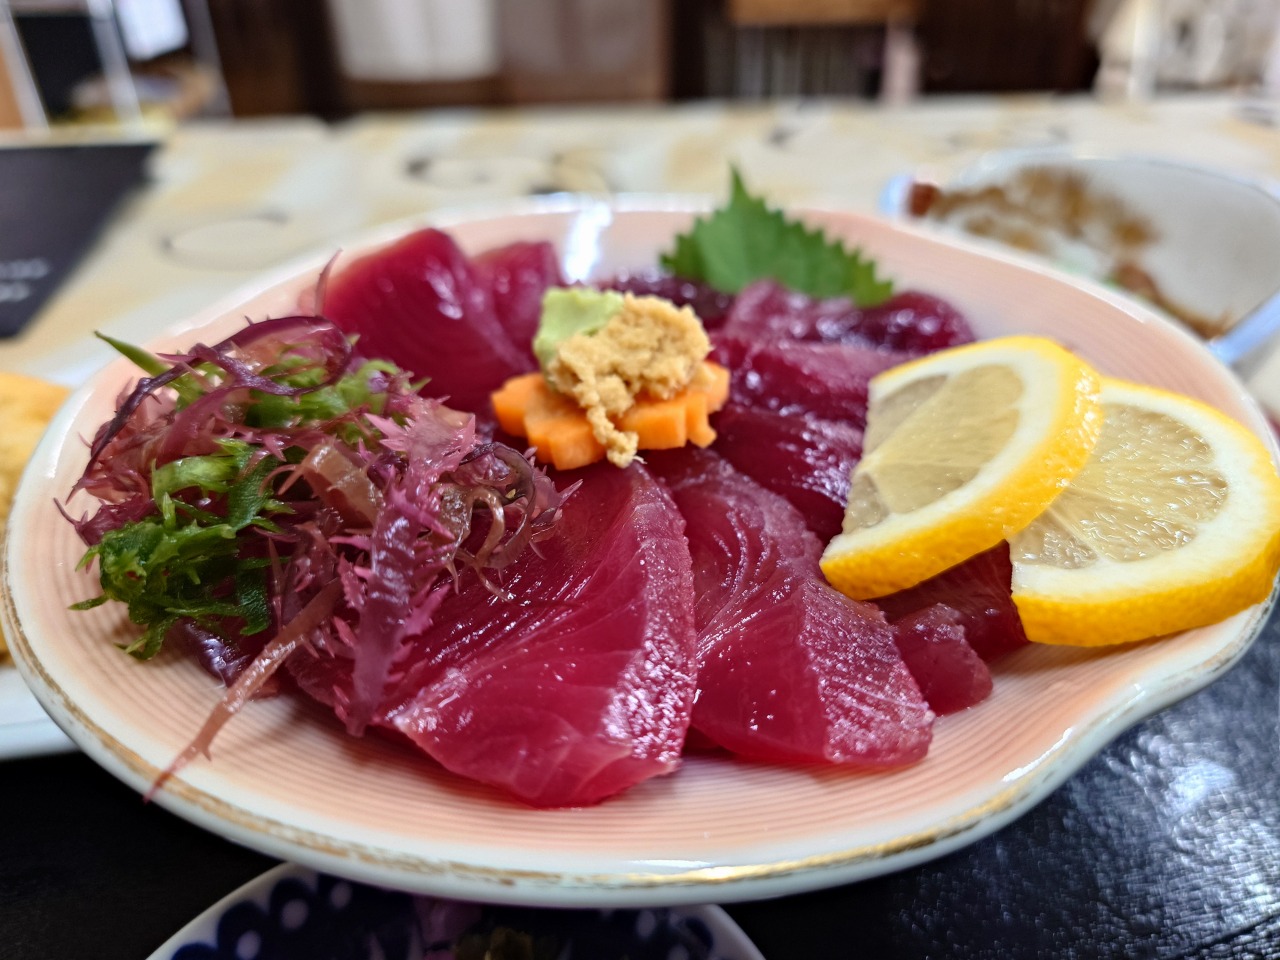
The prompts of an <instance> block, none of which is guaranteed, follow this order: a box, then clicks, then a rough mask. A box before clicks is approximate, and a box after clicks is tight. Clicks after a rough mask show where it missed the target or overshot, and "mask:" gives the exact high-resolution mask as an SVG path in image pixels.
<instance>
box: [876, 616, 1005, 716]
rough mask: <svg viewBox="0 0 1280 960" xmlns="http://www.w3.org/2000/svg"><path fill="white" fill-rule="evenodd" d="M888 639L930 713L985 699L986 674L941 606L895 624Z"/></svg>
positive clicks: (951, 710) (955, 622) (958, 618)
mask: <svg viewBox="0 0 1280 960" xmlns="http://www.w3.org/2000/svg"><path fill="white" fill-rule="evenodd" d="M893 639H894V642H895V643H896V644H897V645H898V652H899V653H901V654H902V659H903V660H905V661H906V664H907V668H908V669H909V670H910V671H911V676H912V677H914V678H915V681H916V683H917V684H919V686H920V692H921V693H923V694H924V698H925V700H927V701H928V702H929V706H930V707H931V708H932V709H933V711H934V712H935V713H939V714H946V713H955V712H956V711H958V710H963V709H965V708H966V707H971V706H973V705H974V704H975V703H981V702H982V701H983V700H985V699H986V698H987V697H989V696H990V695H991V671H990V670H988V669H987V665H986V664H985V663H983V662H982V658H981V657H979V656H978V654H977V653H976V652H975V651H974V649H973V647H971V646H969V644H968V643H967V642H966V641H965V632H964V627H963V626H962V625H961V616H960V614H959V613H958V612H957V611H955V610H953V609H952V608H951V607H948V606H947V605H946V604H942V603H935V604H934V605H933V606H930V607H925V608H924V609H923V610H917V611H916V612H915V613H912V614H910V615H909V616H907V617H904V618H903V619H901V620H899V621H898V622H897V623H895V624H894V625H893Z"/></svg>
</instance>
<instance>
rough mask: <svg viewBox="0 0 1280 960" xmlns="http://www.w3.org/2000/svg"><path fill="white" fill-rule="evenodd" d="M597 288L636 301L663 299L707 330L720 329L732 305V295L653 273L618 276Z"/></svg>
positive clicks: (642, 272)
mask: <svg viewBox="0 0 1280 960" xmlns="http://www.w3.org/2000/svg"><path fill="white" fill-rule="evenodd" d="M600 287H601V288H602V289H605V290H617V291H618V292H619V293H633V294H635V295H636V296H637V297H662V298H663V299H664V300H670V301H671V302H672V303H674V304H675V305H676V306H677V307H691V308H693V312H694V313H696V314H697V315H698V319H699V320H701V321H702V325H703V326H704V327H705V328H706V329H707V330H715V329H717V328H719V327H720V326H722V325H723V324H724V321H725V317H726V315H727V314H728V313H729V308H730V307H731V306H732V305H733V294H731V293H721V292H720V291H719V290H716V289H715V288H713V287H710V286H708V285H707V284H705V283H702V282H701V281H698V280H685V279H683V278H681V277H673V276H672V275H671V274H669V273H663V272H662V271H660V270H656V269H653V270H637V271H634V272H627V273H620V274H617V275H616V276H614V277H612V278H611V279H609V280H606V281H604V282H603V283H601V284H600Z"/></svg>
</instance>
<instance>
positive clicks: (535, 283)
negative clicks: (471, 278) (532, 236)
mask: <svg viewBox="0 0 1280 960" xmlns="http://www.w3.org/2000/svg"><path fill="white" fill-rule="evenodd" d="M475 268H476V273H477V274H478V275H479V278H480V282H481V283H482V284H483V285H484V287H485V288H486V289H487V290H488V291H489V296H490V298H491V299H492V302H493V313H494V316H496V317H497V318H498V322H499V323H501V324H502V326H503V329H505V330H506V332H507V336H508V337H509V338H510V340H511V342H512V343H514V344H516V346H517V347H519V348H521V349H522V352H523V356H524V360H525V363H526V364H527V366H528V368H529V369H532V368H533V367H535V366H537V363H538V361H537V359H536V358H535V357H534V355H533V337H534V334H536V333H537V332H538V319H539V317H540V316H541V315H542V295H543V294H544V293H546V292H547V288H548V287H556V286H563V285H564V275H563V274H562V273H561V272H560V258H559V256H557V255H556V248H555V247H554V246H552V245H551V244H550V243H548V242H546V241H539V242H530V243H510V244H507V246H505V247H498V248H497V249H496V250H490V251H488V252H487V253H482V254H480V255H479V256H478V257H476V258H475Z"/></svg>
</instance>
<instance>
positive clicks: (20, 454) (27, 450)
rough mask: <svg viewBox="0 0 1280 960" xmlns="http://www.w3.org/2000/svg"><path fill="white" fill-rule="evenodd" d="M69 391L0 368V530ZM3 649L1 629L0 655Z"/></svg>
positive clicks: (4, 650)
mask: <svg viewBox="0 0 1280 960" xmlns="http://www.w3.org/2000/svg"><path fill="white" fill-rule="evenodd" d="M69 392H70V391H69V390H68V389H67V388H66V387H63V386H59V385H58V384H56V383H49V382H47V381H45V380H39V379H37V378H35V377H28V376H26V375H25V374H21V373H10V372H8V371H3V370H0V532H2V531H3V529H4V523H5V521H6V520H7V519H8V517H9V508H10V506H11V505H12V504H13V493H14V490H16V489H17V486H18V478H19V477H21V476H22V470H23V468H24V467H26V465H27V461H28V460H29V459H31V453H32V451H33V450H35V448H36V443H37V442H39V440H40V437H41V435H42V434H43V433H44V431H45V428H46V427H47V426H48V425H49V421H50V420H51V419H53V415H54V413H55V412H57V410H58V408H59V407H60V406H62V402H63V401H64V400H65V399H66V398H67V394H68V393H69ZM6 652H7V651H6V647H5V643H4V635H3V633H0V658H2V657H4V656H5V655H6Z"/></svg>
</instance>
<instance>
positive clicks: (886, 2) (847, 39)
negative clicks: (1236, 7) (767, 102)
mask: <svg viewBox="0 0 1280 960" xmlns="http://www.w3.org/2000/svg"><path fill="white" fill-rule="evenodd" d="M921 7H922V0H727V7H726V16H727V19H728V21H729V23H730V24H731V25H732V26H733V27H734V28H735V31H736V33H737V36H736V37H735V44H734V45H735V51H734V52H735V61H736V62H735V65H734V66H735V69H734V72H735V74H736V78H735V83H736V86H737V87H738V88H739V90H740V92H741V94H742V95H745V96H797V95H801V94H806V93H819V94H820V93H835V94H839V93H850V92H855V91H853V90H851V89H842V87H843V88H848V87H849V86H850V85H851V81H850V79H849V78H850V77H852V78H853V82H856V81H857V74H858V72H859V71H860V70H862V71H866V70H867V68H868V67H869V68H871V72H878V74H879V78H880V81H879V95H880V97H881V98H882V99H885V100H890V101H901V100H905V99H908V98H910V97H911V96H913V95H914V94H915V92H916V90H917V89H918V87H919V55H918V53H917V50H916V45H915V40H914V34H913V31H914V27H915V25H916V23H917V22H918V21H919V19H920V13H921ZM866 28H878V29H879V31H880V33H879V36H880V37H882V40H881V41H880V43H879V49H878V51H876V53H875V54H874V55H873V56H872V57H860V56H859V50H860V47H859V44H858V43H857V40H858V36H857V34H856V33H855V31H865V30H866ZM863 36H864V37H865V36H866V34H863ZM863 49H865V47H863ZM868 60H869V61H872V62H867V61H868ZM824 88H826V89H824Z"/></svg>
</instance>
